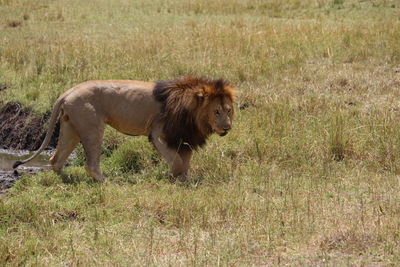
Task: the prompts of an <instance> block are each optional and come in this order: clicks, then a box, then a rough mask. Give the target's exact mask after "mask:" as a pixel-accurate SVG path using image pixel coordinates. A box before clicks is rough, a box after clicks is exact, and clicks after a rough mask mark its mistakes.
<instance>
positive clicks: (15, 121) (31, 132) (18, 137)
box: [0, 102, 60, 151]
mask: <svg viewBox="0 0 400 267" xmlns="http://www.w3.org/2000/svg"><path fill="white" fill-rule="evenodd" d="M49 117H50V113H46V114H45V115H43V116H38V115H36V114H34V112H33V111H32V110H31V109H28V108H24V107H23V106H22V105H21V104H20V103H17V102H8V103H6V104H5V105H2V106H0V148H4V149H9V148H12V149H23V150H31V151H32V150H37V149H38V148H39V147H40V145H41V144H42V141H43V140H44V137H45V136H46V131H47V121H48V118H49ZM59 128H60V127H59V123H57V125H56V129H55V130H54V133H53V136H52V139H51V141H50V144H49V148H54V147H55V146H56V144H57V139H58V132H59Z"/></svg>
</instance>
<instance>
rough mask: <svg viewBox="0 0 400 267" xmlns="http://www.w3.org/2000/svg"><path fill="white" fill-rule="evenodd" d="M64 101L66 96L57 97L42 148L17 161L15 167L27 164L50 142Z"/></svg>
mask: <svg viewBox="0 0 400 267" xmlns="http://www.w3.org/2000/svg"><path fill="white" fill-rule="evenodd" d="M63 103H64V98H63V97H60V98H59V99H57V102H56V103H55V104H54V106H53V111H52V114H51V117H50V122H49V128H48V129H47V133H46V137H45V138H44V140H43V143H42V145H41V146H40V148H39V149H38V150H37V151H36V152H35V153H34V154H33V155H32V156H31V157H30V158H28V159H25V160H22V161H19V160H18V161H16V162H15V163H14V164H13V168H14V169H15V168H17V167H18V166H19V165H22V164H25V163H27V162H28V161H31V160H32V159H34V158H35V157H36V156H37V155H39V154H40V153H41V152H42V151H43V150H44V149H45V148H46V147H47V146H48V145H49V143H50V140H51V137H52V135H53V131H54V128H55V125H56V122H57V120H58V116H59V115H60V111H61V105H62V104H63Z"/></svg>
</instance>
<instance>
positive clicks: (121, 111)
mask: <svg viewBox="0 0 400 267" xmlns="http://www.w3.org/2000/svg"><path fill="white" fill-rule="evenodd" d="M154 86H155V83H152V82H140V81H129V80H123V81H115V80H109V81H89V82H85V83H82V84H79V85H78V86H76V87H74V88H72V89H70V90H68V91H67V92H66V93H65V97H64V104H63V111H64V114H65V115H67V116H68V117H69V118H70V119H71V121H72V123H73V124H75V123H78V122H74V121H73V120H74V119H75V120H79V121H85V122H86V123H84V124H83V125H82V129H80V130H81V131H82V132H87V133H90V132H91V131H93V128H92V125H90V124H91V122H92V123H94V122H96V121H102V122H104V123H106V124H108V125H110V126H112V127H113V128H115V129H116V130H118V131H120V132H122V133H125V134H129V135H145V136H148V135H149V134H150V130H151V124H152V120H153V119H154V118H155V117H156V116H157V115H158V114H159V113H160V108H161V103H159V102H158V101H156V100H155V99H154V97H153V88H154ZM85 116H88V117H87V118H85Z"/></svg>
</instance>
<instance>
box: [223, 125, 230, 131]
mask: <svg viewBox="0 0 400 267" xmlns="http://www.w3.org/2000/svg"><path fill="white" fill-rule="evenodd" d="M223 129H224V131H225V132H227V131H229V130H230V129H231V126H230V125H228V126H224V128H223Z"/></svg>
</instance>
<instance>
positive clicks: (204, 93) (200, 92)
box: [196, 86, 209, 98]
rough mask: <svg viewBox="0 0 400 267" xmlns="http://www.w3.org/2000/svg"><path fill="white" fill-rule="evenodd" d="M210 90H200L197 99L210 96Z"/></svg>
mask: <svg viewBox="0 0 400 267" xmlns="http://www.w3.org/2000/svg"><path fill="white" fill-rule="evenodd" d="M208 90H209V88H208V87H206V86H203V87H201V88H199V89H198V90H197V92H196V95H197V97H200V98H204V97H207V96H208V95H209V93H208Z"/></svg>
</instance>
